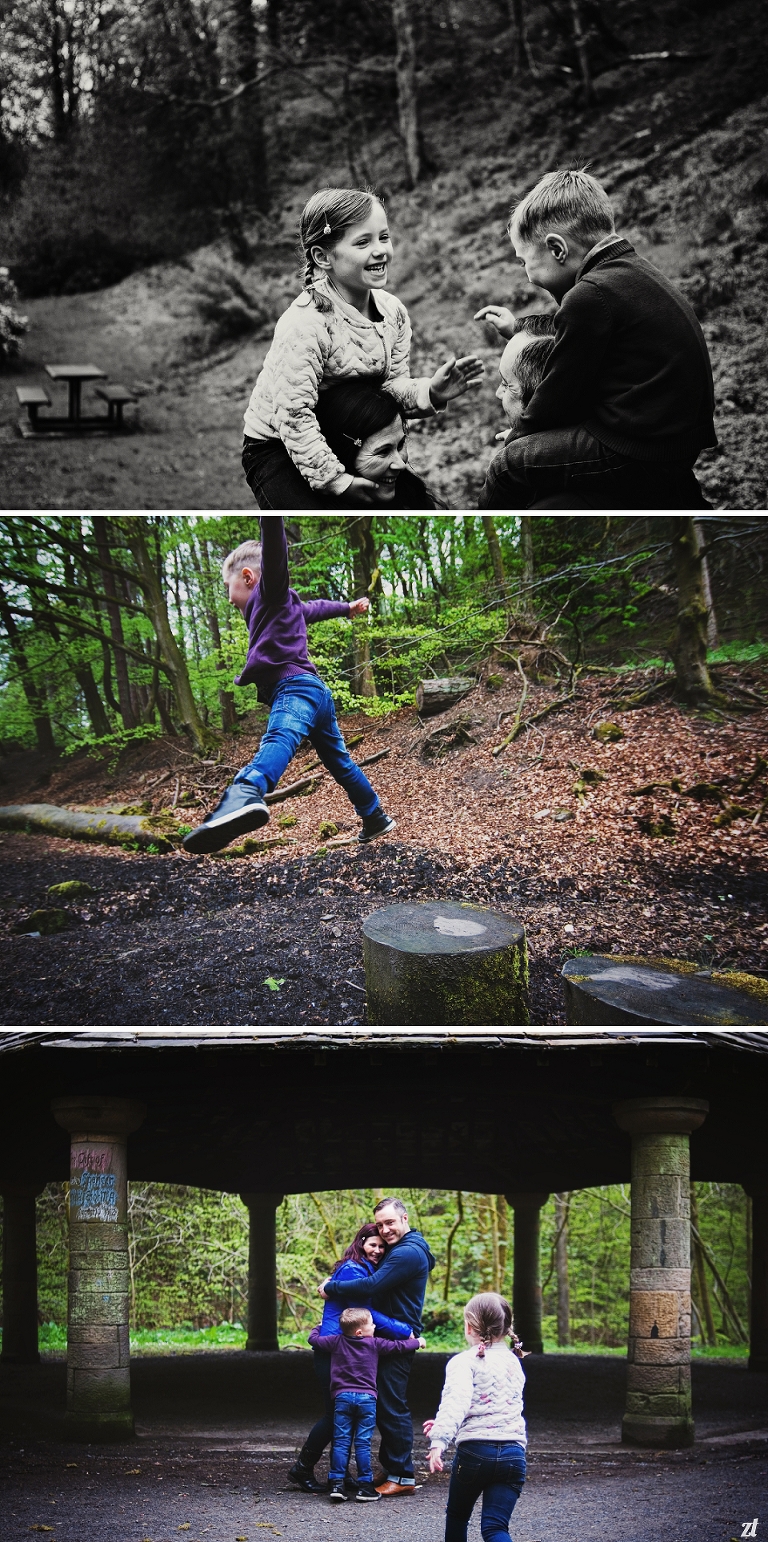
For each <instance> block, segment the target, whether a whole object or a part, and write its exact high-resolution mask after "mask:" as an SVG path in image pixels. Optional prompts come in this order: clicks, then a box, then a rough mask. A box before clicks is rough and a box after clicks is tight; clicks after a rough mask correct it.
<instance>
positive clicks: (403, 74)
mask: <svg viewBox="0 0 768 1542" xmlns="http://www.w3.org/2000/svg"><path fill="white" fill-rule="evenodd" d="M392 24H393V26H394V29H395V78H396V80H397V115H398V120H399V123H400V137H401V139H402V141H403V149H404V151H405V164H406V167H407V169H408V179H409V182H410V185H411V187H415V186H416V184H417V183H418V182H420V181H421V177H422V173H423V170H424V150H423V146H422V142H421V129H420V126H419V98H418V88H417V85H416V42H415V39H414V35H413V17H412V13H411V0H392Z"/></svg>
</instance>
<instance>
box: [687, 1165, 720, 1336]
mask: <svg viewBox="0 0 768 1542" xmlns="http://www.w3.org/2000/svg"><path fill="white" fill-rule="evenodd" d="M691 1221H692V1223H693V1225H694V1227H695V1228H696V1231H697V1232H698V1230H699V1204H698V1200H697V1198H696V1185H695V1183H692V1184H691ZM691 1246H692V1249H693V1262H694V1269H695V1273H696V1284H697V1286H698V1295H699V1301H700V1303H701V1310H702V1312H703V1314H704V1317H703V1322H704V1327H705V1330H706V1335H707V1343H708V1344H709V1345H710V1346H713V1345H715V1344H716V1343H717V1331H716V1329H715V1319H714V1315H713V1313H712V1297H711V1296H710V1294H709V1280H708V1279H707V1272H706V1269H705V1268H704V1254H703V1253H702V1250H701V1244H700V1243H699V1242H697V1241H696V1238H695V1237H691ZM701 1320H702V1319H701V1314H700V1315H699V1321H701Z"/></svg>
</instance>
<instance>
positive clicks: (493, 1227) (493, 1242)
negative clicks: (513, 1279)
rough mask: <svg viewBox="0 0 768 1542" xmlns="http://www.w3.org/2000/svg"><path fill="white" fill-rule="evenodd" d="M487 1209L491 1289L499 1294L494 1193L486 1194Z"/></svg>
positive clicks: (497, 1224)
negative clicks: (489, 1228) (489, 1221)
mask: <svg viewBox="0 0 768 1542" xmlns="http://www.w3.org/2000/svg"><path fill="white" fill-rule="evenodd" d="M488 1209H489V1211H490V1218H491V1282H492V1283H491V1290H495V1291H496V1294H497V1295H498V1294H499V1291H500V1290H501V1255H500V1253H499V1211H498V1207H497V1203H496V1195H495V1194H489V1195H488Z"/></svg>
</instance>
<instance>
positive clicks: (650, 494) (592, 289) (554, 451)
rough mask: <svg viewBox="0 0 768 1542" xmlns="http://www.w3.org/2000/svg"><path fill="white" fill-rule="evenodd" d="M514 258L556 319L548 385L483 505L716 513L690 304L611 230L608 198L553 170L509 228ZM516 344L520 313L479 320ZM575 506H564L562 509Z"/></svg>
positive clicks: (493, 474)
mask: <svg viewBox="0 0 768 1542" xmlns="http://www.w3.org/2000/svg"><path fill="white" fill-rule="evenodd" d="M510 237H511V240H512V245H513V247H514V250H515V253H516V256H517V258H518V261H519V262H521V263H522V264H523V266H524V267H525V271H526V273H527V275H528V278H529V280H530V282H531V283H532V284H539V285H540V286H541V287H542V288H543V289H546V290H548V291H549V293H550V294H551V295H552V296H553V298H554V299H555V300H556V301H557V302H558V304H559V306H560V309H559V311H558V312H557V314H556V316H555V346H554V348H553V350H552V353H551V356H550V359H549V362H548V364H547V368H546V370H545V372H544V378H543V380H542V382H541V384H540V386H539V387H538V389H537V390H536V392H535V393H534V396H533V398H532V400H531V401H530V402H529V404H528V406H527V408H526V410H525V412H524V413H523V415H522V417H521V419H520V422H519V423H518V425H517V427H516V428H515V430H514V431H513V433H512V435H510V436H509V438H508V440H507V443H506V445H505V446H504V448H503V449H502V450H500V451H499V453H498V454H497V455H496V456H495V457H494V459H493V460H492V461H491V464H490V466H489V468H488V474H487V476H486V480H485V486H484V487H483V491H482V493H481V495H480V502H479V506H480V508H482V509H525V508H535V507H537V505H538V504H540V503H541V502H542V501H543V500H547V505H548V506H549V507H557V503H556V501H554V500H555V499H556V498H557V495H558V494H564V495H566V496H570V497H572V498H573V497H575V498H578V499H581V500H583V506H584V507H587V508H626V509H633V508H643V509H654V508H656V509H659V508H664V509H670V508H671V509H683V508H685V509H687V508H707V507H709V505H708V504H706V503H705V501H704V499H703V498H702V495H701V491H700V488H699V485H698V482H697V481H696V478H695V476H694V475H693V466H694V463H695V461H696V457H697V456H698V454H699V452H700V451H701V450H703V449H705V448H709V447H711V446H714V445H716V444H717V440H716V438H715V430H714V424H713V412H714V390H713V384H712V369H711V366H710V362H709V355H708V353H707V345H706V342H705V339H704V334H703V333H702V330H701V327H700V326H699V323H698V321H697V320H696V317H695V315H694V312H693V310H692V309H691V307H690V305H689V304H688V302H687V300H685V299H683V296H682V295H681V294H680V293H679V292H678V290H677V289H675V287H674V285H673V284H671V283H670V282H669V280H668V279H667V278H665V277H664V275H663V273H660V272H659V271H658V269H657V268H654V266H653V264H652V263H650V262H646V260H645V259H644V258H643V257H639V256H638V254H637V252H636V251H635V250H634V247H632V246H631V244H630V242H629V241H625V240H624V239H623V238H622V237H621V236H618V235H617V234H616V231H615V229H614V223H613V211H612V209H611V205H610V202H609V199H608V196H607V194H606V193H605V191H604V189H603V188H602V187H601V186H600V183H599V182H596V181H595V178H594V177H591V176H589V174H588V173H587V172H585V171H556V172H550V173H549V174H548V175H547V176H545V177H542V179H541V181H540V182H537V184H536V186H535V187H534V188H533V189H532V191H531V192H530V193H528V194H527V196H526V197H525V198H524V199H523V201H522V203H520V204H518V206H517V208H516V209H515V210H514V212H513V214H512V219H511V222H510ZM482 318H485V319H487V320H489V321H492V322H493V323H494V325H495V326H496V327H497V328H498V330H499V331H500V332H501V334H502V336H503V337H510V336H512V332H513V329H514V317H513V315H512V313H511V312H510V311H509V310H507V309H506V308H504V307H499V306H493V305H490V306H484V307H483V309H482V310H481V311H479V312H478V313H477V319H482ZM564 506H567V505H564Z"/></svg>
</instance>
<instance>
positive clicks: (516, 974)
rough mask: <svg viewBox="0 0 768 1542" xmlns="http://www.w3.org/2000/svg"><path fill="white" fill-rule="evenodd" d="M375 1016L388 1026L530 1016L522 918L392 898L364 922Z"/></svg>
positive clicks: (516, 1020) (496, 1022)
mask: <svg viewBox="0 0 768 1542" xmlns="http://www.w3.org/2000/svg"><path fill="white" fill-rule="evenodd" d="M363 954H364V957H365V981H366V986H367V991H368V1021H369V1023H376V1024H378V1025H380V1026H382V1027H403V1026H406V1027H411V1026H413V1027H420V1028H427V1027H453V1026H462V1027H473V1026H487V1027H490V1026H505V1027H506V1026H509V1025H514V1024H524V1023H527V1022H528V955H527V950H526V944H525V931H524V928H523V927H522V926H521V925H520V922H519V921H513V920H512V918H511V916H505V915H500V914H499V913H498V911H495V910H485V909H483V908H482V907H481V906H479V905H459V904H456V903H454V902H453V901H450V900H447V901H445V902H440V901H436V900H435V901H430V902H429V903H428V904H423V905H388V906H387V907H386V909H385V910H377V911H374V913H373V915H370V916H367V917H366V919H365V921H364V922H363Z"/></svg>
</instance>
